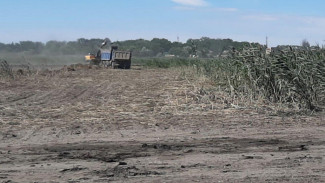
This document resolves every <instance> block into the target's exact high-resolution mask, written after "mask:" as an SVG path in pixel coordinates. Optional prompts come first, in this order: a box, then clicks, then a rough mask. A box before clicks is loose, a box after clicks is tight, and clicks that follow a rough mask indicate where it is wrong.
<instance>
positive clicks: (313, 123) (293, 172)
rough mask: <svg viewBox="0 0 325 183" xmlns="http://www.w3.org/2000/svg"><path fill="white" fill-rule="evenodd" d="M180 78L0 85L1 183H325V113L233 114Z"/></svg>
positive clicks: (65, 76)
mask: <svg viewBox="0 0 325 183" xmlns="http://www.w3.org/2000/svg"><path fill="white" fill-rule="evenodd" d="M179 76H180V74H179V73H178V72H177V71H176V70H175V71H173V70H162V69H161V70H154V69H132V70H112V69H95V68H93V69H85V68H84V69H75V70H74V69H72V70H71V69H70V71H60V72H59V71H58V72H53V71H49V72H48V73H39V74H38V75H37V76H30V77H21V78H19V79H16V80H12V81H10V82H9V81H8V80H0V129H1V130H0V139H1V141H0V182H3V183H9V182H10V183H11V182H109V181H115V182H325V161H324V159H325V119H324V114H314V115H312V116H306V115H288V114H282V115H280V114H275V113H274V112H272V111H270V110H271V109H269V108H268V107H267V106H264V107H263V108H260V109H254V108H247V107H246V108H241V107H236V106H235V107H234V106H233V105H229V103H227V102H225V100H224V99H223V98H222V96H218V95H215V96H208V95H207V96H204V95H203V96H202V95H199V94H198V93H200V92H199V90H198V89H197V88H196V87H195V85H193V83H191V82H189V81H188V80H185V79H182V78H181V77H179ZM205 98H207V99H209V100H205ZM211 101H212V102H211Z"/></svg>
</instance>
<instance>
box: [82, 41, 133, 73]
mask: <svg viewBox="0 0 325 183" xmlns="http://www.w3.org/2000/svg"><path fill="white" fill-rule="evenodd" d="M108 42H109V41H107V40H105V41H104V42H103V43H102V45H101V46H100V49H99V50H98V51H97V53H96V55H95V54H91V53H89V54H88V55H86V56H85V60H86V62H88V63H89V64H90V65H103V66H106V67H112V68H113V69H115V68H121V69H130V68H131V58H132V52H130V51H120V50H118V46H116V45H112V44H111V43H110V45H109V47H108V48H106V49H104V47H105V46H106V45H107V43H108Z"/></svg>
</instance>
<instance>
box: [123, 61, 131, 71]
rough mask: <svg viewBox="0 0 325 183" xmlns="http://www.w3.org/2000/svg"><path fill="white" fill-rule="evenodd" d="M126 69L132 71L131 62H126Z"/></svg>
mask: <svg viewBox="0 0 325 183" xmlns="http://www.w3.org/2000/svg"><path fill="white" fill-rule="evenodd" d="M124 68H125V69H130V68H131V61H127V62H125V65H124Z"/></svg>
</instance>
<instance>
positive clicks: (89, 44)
mask: <svg viewBox="0 0 325 183" xmlns="http://www.w3.org/2000/svg"><path fill="white" fill-rule="evenodd" d="M103 40H104V39H85V38H80V39H77V40H76V41H48V42H46V43H42V42H33V41H20V42H18V43H10V44H4V43H0V53H1V52H2V53H4V52H9V53H18V52H24V53H26V54H62V55H75V54H82V55H84V54H88V53H96V52H97V50H98V49H99V46H100V45H101V43H102V42H103ZM112 44H114V45H117V46H119V49H120V50H128V51H132V53H133V56H135V57H166V56H167V57H168V56H169V57H200V58H213V57H217V56H219V55H221V54H222V52H223V51H224V50H227V49H229V48H230V47H232V48H235V49H237V50H241V49H242V48H244V47H246V46H249V45H253V46H258V45H259V44H258V43H249V42H237V41H233V40H231V39H212V38H208V37H202V38H200V39H189V40H187V41H186V42H185V43H181V42H171V41H169V40H167V39H160V38H154V39H152V40H145V39H136V40H126V41H116V42H114V43H112Z"/></svg>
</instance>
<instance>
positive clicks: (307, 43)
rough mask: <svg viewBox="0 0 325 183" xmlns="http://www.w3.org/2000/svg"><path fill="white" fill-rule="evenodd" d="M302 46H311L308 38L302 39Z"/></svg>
mask: <svg viewBox="0 0 325 183" xmlns="http://www.w3.org/2000/svg"><path fill="white" fill-rule="evenodd" d="M301 46H302V47H304V48H309V47H310V44H309V42H308V41H307V39H304V40H302V42H301Z"/></svg>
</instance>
